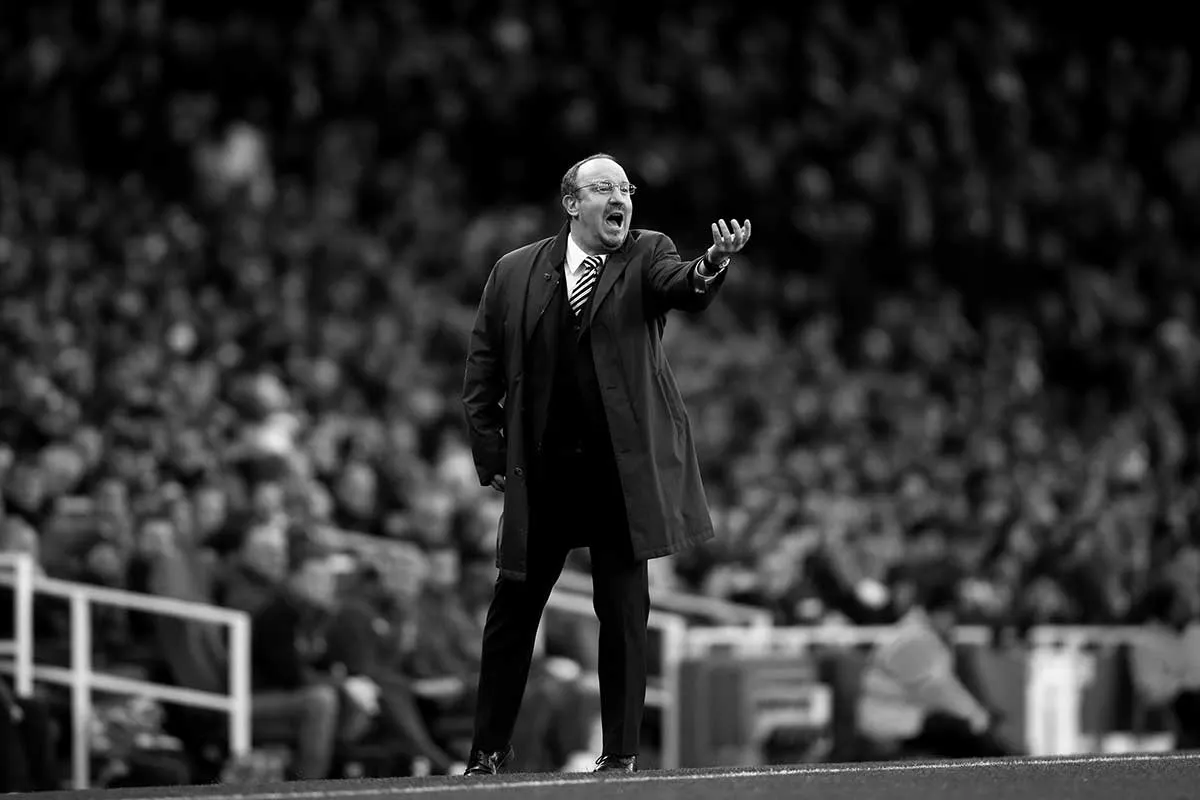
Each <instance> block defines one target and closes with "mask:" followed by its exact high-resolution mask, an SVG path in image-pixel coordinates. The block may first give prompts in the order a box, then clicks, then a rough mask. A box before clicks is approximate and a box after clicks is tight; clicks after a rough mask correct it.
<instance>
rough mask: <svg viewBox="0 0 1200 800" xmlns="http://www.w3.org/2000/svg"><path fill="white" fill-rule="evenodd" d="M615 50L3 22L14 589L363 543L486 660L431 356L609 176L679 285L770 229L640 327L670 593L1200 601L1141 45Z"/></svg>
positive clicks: (998, 22)
mask: <svg viewBox="0 0 1200 800" xmlns="http://www.w3.org/2000/svg"><path fill="white" fill-rule="evenodd" d="M618 6H619V7H621V8H623V5H622V4H618ZM619 10H620V8H614V7H612V6H611V5H601V6H597V5H595V4H587V3H583V2H579V0H566V1H565V2H560V3H554V4H543V3H533V2H531V1H530V0H506V2H502V3H496V4H491V5H488V6H487V7H486V8H483V7H480V6H477V5H476V4H468V3H465V2H458V1H457V0H455V1H452V2H444V1H443V2H437V3H433V2H425V1H424V0H420V1H417V0H414V1H413V2H407V1H406V2H376V3H362V4H359V3H349V2H345V3H342V2H336V0H305V2H298V3H292V4H276V5H262V4H259V5H250V6H247V5H246V4H239V3H232V2H212V1H211V0H209V1H208V2H196V1H195V0H177V1H173V2H170V3H167V2H165V0H103V1H102V2H97V3H95V4H83V5H80V4H75V3H68V2H63V1H62V0H46V1H45V2H38V3H13V4H4V5H3V8H0V107H2V108H4V109H5V111H4V116H5V124H4V125H3V126H0V367H2V369H3V375H4V380H3V381H0V484H2V486H3V494H2V501H0V502H2V504H0V543H2V545H3V548H4V549H6V550H10V551H12V550H19V551H26V552H33V553H36V554H38V557H39V559H40V561H41V563H42V565H43V567H44V569H45V570H46V571H47V572H49V573H51V574H54V575H59V576H63V577H68V578H72V579H78V580H87V581H93V582H97V583H101V584H104V585H112V586H126V587H134V588H151V589H153V588H154V586H155V585H156V584H154V582H153V581H150V578H148V575H150V574H151V573H152V572H153V570H150V569H149V567H148V566H147V565H148V564H150V563H151V562H153V561H154V559H155V558H157V557H158V556H159V555H160V554H161V553H163V552H186V553H191V554H195V555H194V556H189V557H188V558H187V559H186V561H188V563H195V564H201V563H202V564H206V565H210V566H211V567H212V569H213V570H214V571H215V572H216V573H217V574H222V575H223V574H227V573H229V572H230V571H231V570H237V569H243V568H244V567H245V565H246V563H251V564H254V563H257V562H256V561H255V557H253V556H251V557H249V558H248V559H247V558H244V557H243V555H244V554H245V553H253V552H257V551H258V549H259V548H265V550H267V551H269V552H270V553H271V559H274V562H273V563H274V564H275V565H276V566H275V567H273V568H259V567H253V566H252V567H250V568H249V569H250V573H251V574H259V573H263V574H266V575H268V576H273V577H272V580H271V581H266V583H268V584H270V585H272V586H273V585H275V584H274V583H272V581H276V582H277V581H279V580H282V579H283V578H284V576H285V573H287V570H286V568H282V569H281V568H280V567H279V565H280V564H284V565H286V564H288V563H290V562H289V560H290V559H293V556H291V555H289V553H288V550H289V548H288V547H287V546H286V542H289V541H303V542H305V543H306V544H305V545H304V547H303V548H300V550H301V551H302V552H307V550H306V548H309V547H310V546H319V547H321V548H326V549H328V550H330V551H336V550H343V551H345V550H348V549H354V548H351V547H350V546H349V545H348V544H347V542H348V541H350V539H351V538H353V537H350V536H349V535H348V534H347V535H341V536H339V535H336V534H335V533H333V532H336V531H345V532H352V533H354V534H362V535H365V536H367V537H375V538H377V539H379V540H381V541H388V542H391V543H395V544H396V545H397V546H398V547H400V548H401V552H402V553H403V555H402V556H401V558H403V559H408V561H409V563H412V564H416V566H414V567H412V568H410V569H407V570H405V571H404V572H403V574H404V575H405V576H406V578H407V579H409V580H410V582H409V583H407V584H405V585H402V586H395V585H393V588H394V589H395V590H396V592H399V593H400V595H401V596H402V597H403V602H404V604H407V605H410V606H412V607H414V608H416V607H424V606H423V604H426V601H427V599H428V598H430V597H433V598H437V597H453V598H455V601H454V602H455V604H459V605H461V606H462V608H456V609H450V610H447V609H445V608H439V607H438V606H437V603H436V602H433V601H430V602H433V604H432V606H431V607H432V608H433V609H434V610H432V611H428V612H427V613H429V614H430V615H431V616H430V617H428V619H429V620H430V622H427V623H426V626H427V627H430V628H433V629H437V630H439V631H442V632H444V630H445V628H446V626H444V625H443V624H442V622H444V621H445V620H447V619H451V618H454V619H458V618H461V620H462V622H463V625H464V626H466V627H464V628H463V630H464V631H465V633H463V636H464V637H465V639H466V640H470V641H473V638H472V637H474V636H475V633H474V632H473V631H472V630H471V629H470V627H469V626H468V625H467V623H468V622H469V623H470V624H471V625H477V624H478V613H479V609H480V604H481V603H482V602H483V601H484V600H486V597H487V593H488V590H489V585H490V582H491V580H492V578H493V576H494V572H493V568H492V559H493V555H494V536H495V525H496V520H497V517H498V515H499V511H500V497H499V496H498V495H495V494H494V493H492V492H491V491H490V490H486V489H483V488H481V487H479V486H478V481H477V479H476V477H475V473H474V469H473V466H472V462H471V457H470V453H469V451H468V449H467V447H466V445H465V444H464V435H463V433H464V430H463V423H462V419H461V412H460V406H459V401H458V394H459V389H460V386H461V379H462V367H463V360H464V357H465V340H466V335H465V334H466V331H467V329H468V326H469V322H470V319H471V317H472V315H473V312H474V305H475V303H476V301H477V300H478V296H479V292H480V290H481V288H482V285H483V282H484V280H485V279H486V277H487V274H488V272H489V270H490V268H491V266H492V264H493V263H494V261H495V259H496V258H497V257H498V256H499V255H501V254H502V253H504V252H505V251H507V250H508V249H511V248H512V247H515V246H517V245H520V244H523V243H526V242H528V241H531V240H534V239H537V238H541V237H543V236H549V235H552V234H553V233H554V232H555V231H556V230H557V227H558V225H559V224H560V219H561V217H560V215H561V211H560V209H559V208H558V198H557V197H556V196H555V189H556V187H557V185H558V177H559V175H560V174H561V172H562V170H563V169H564V168H565V167H566V166H567V165H569V164H570V163H572V162H574V161H575V160H576V159H577V158H579V157H581V156H582V155H586V154H587V153H591V152H594V151H597V150H604V151H607V152H611V153H614V154H615V155H616V156H617V157H618V159H619V160H621V161H622V163H623V164H624V165H625V167H626V169H627V171H628V173H629V175H630V177H631V179H632V180H633V181H634V182H635V183H636V184H638V186H639V188H640V191H639V193H638V195H637V203H636V209H635V219H634V224H635V225H636V226H638V227H651V228H655V229H659V230H663V231H665V232H667V233H668V234H670V235H671V236H672V237H674V239H675V241H676V243H677V244H678V245H679V247H680V249H681V251H682V252H684V253H699V252H700V251H701V250H702V249H703V247H704V246H705V245H706V241H705V239H706V237H707V236H708V224H709V222H710V221H711V220H712V219H716V218H718V217H730V216H738V217H739V218H741V217H750V218H751V219H752V220H753V221H754V223H755V225H756V227H757V229H758V230H759V231H760V232H761V233H760V235H759V236H758V237H756V238H755V242H754V244H753V247H752V248H751V250H750V251H748V252H747V253H746V255H745V257H744V258H741V259H739V261H738V263H737V264H736V265H735V267H734V271H733V274H732V275H731V277H730V279H729V281H728V283H727V285H726V287H725V289H724V290H723V298H722V300H721V301H720V302H718V303H717V304H716V305H715V306H714V307H713V308H712V309H710V310H709V311H708V312H706V313H705V314H704V315H701V316H696V317H694V318H693V317H686V316H680V317H677V318H674V319H672V320H671V322H670V323H669V325H668V327H667V332H666V337H667V343H668V347H669V354H670V357H671V363H672V368H673V370H674V372H675V374H676V377H677V379H678V382H679V384H680V387H681V389H682V390H683V392H684V395H685V399H686V401H687V405H688V409H689V413H690V415H691V418H692V421H693V423H694V426H695V429H696V438H697V443H698V447H699V449H700V454H701V459H702V464H703V468H704V477H705V482H706V488H707V490H708V492H709V500H710V504H711V508H712V513H713V517H714V520H715V521H716V524H717V527H718V538H717V540H716V542H715V543H714V544H712V545H711V546H707V547H705V548H702V549H699V550H697V551H695V552H691V553H687V554H685V555H682V556H680V557H677V558H675V559H673V560H672V561H671V562H662V563H656V569H655V571H654V581H655V583H656V584H658V585H659V586H660V588H673V589H677V590H680V591H688V592H700V593H704V594H707V595H712V596H717V597H723V598H729V599H734V600H739V601H744V602H751V603H757V604H763V605H766V606H769V607H770V608H772V609H773V610H774V612H775V614H776V618H777V620H778V621H779V622H780V623H796V622H809V621H819V620H828V619H830V618H834V617H841V618H849V619H851V620H856V621H869V620H872V619H877V618H879V616H880V615H881V614H884V613H885V612H884V611H883V610H884V609H887V608H889V607H891V606H892V605H893V604H894V603H895V602H896V601H897V599H898V598H896V597H894V594H895V580H894V578H895V576H896V575H898V574H899V571H901V570H906V571H908V572H909V573H911V571H912V570H914V569H918V570H920V569H925V568H928V569H943V568H953V569H955V570H959V571H961V572H962V573H963V574H964V575H969V576H970V579H969V580H968V581H967V583H966V584H965V587H964V591H963V593H962V597H961V599H960V600H961V605H962V609H961V610H962V612H963V613H964V614H966V615H968V616H969V617H971V618H974V619H978V620H981V621H986V622H991V623H996V624H1016V625H1028V624H1036V623H1045V622H1061V623H1105V622H1119V621H1124V620H1128V619H1130V618H1131V615H1134V614H1136V611H1137V608H1138V604H1139V602H1140V599H1141V598H1142V597H1143V596H1144V595H1145V594H1146V593H1147V591H1149V590H1150V589H1151V588H1152V586H1153V585H1154V584H1157V583H1161V582H1162V581H1163V580H1166V581H1169V582H1171V583H1172V584H1173V585H1177V586H1178V587H1182V588H1183V589H1184V590H1186V591H1188V592H1197V591H1200V548H1198V545H1200V540H1198V538H1197V536H1196V534H1195V531H1196V530H1197V523H1198V522H1200V518H1198V515H1200V482H1198V481H1197V477H1198V475H1197V472H1198V469H1200V414H1198V413H1197V405H1196V403H1195V402H1194V401H1193V395H1194V392H1195V390H1196V388H1197V381H1198V379H1200V337H1198V335H1197V326H1196V323H1197V319H1196V318H1197V313H1198V311H1197V305H1196V298H1197V293H1196V287H1197V281H1198V277H1197V273H1196V271H1195V270H1194V269H1193V266H1194V264H1195V258H1196V255H1197V244H1198V241H1197V238H1198V233H1200V228H1198V227H1197V226H1196V225H1195V220H1196V219H1197V218H1198V216H1200V117H1198V116H1197V113H1196V108H1198V107H1200V104H1198V103H1197V88H1196V83H1195V81H1194V80H1193V72H1194V65H1193V62H1194V58H1195V51H1194V48H1193V47H1192V46H1191V43H1190V42H1187V41H1184V40H1182V39H1180V38H1178V37H1177V36H1175V34H1173V33H1172V30H1173V29H1172V25H1171V24H1170V20H1169V18H1161V19H1159V23H1161V24H1157V25H1154V24H1150V23H1147V22H1146V21H1145V20H1144V19H1143V20H1141V23H1142V24H1140V25H1135V24H1130V22H1129V21H1128V20H1124V19H1116V18H1108V17H1105V16H1104V15H1102V14H1099V13H1098V12H1097V13H1096V14H1095V15H1093V17H1092V19H1091V22H1093V23H1095V24H1094V25H1091V26H1083V27H1082V28H1081V26H1079V25H1077V24H1075V23H1076V22H1077V20H1075V19H1074V18H1073V17H1071V16H1069V15H1068V13H1067V12H1066V11H1065V10H1063V9H1059V10H1057V11H1056V10H1046V9H1042V8H1040V7H1038V6H1037V5H1034V4H1027V3H1024V2H1018V1H1017V0H1013V1H1012V2H989V3H983V4H973V5H972V6H971V9H970V10H968V9H966V8H965V7H959V6H956V5H951V4H936V3H935V4H933V5H930V4H913V3H907V2H902V1H898V2H891V3H880V4H864V3H859V2H854V1H853V0H840V1H839V0H824V1H823V2H818V3H813V4H810V5H809V6H806V7H805V9H803V10H800V9H794V10H792V11H789V12H771V13H768V12H766V11H762V12H761V13H757V12H756V13H743V11H742V10H740V9H738V8H734V7H726V6H724V5H722V4H718V3H709V2H699V3H686V4H684V3H676V2H667V0H652V2H650V3H645V2H643V3H639V4H638V5H637V6H636V9H632V8H631V9H629V11H628V13H617V12H618V11H619ZM781 13H786V14H788V15H790V16H788V17H780V16H778V14H781ZM263 541H267V542H270V543H271V544H270V546H265V545H262V542H263ZM355 541H360V540H359V539H355ZM359 549H361V548H359ZM200 553H205V554H207V555H205V556H203V557H201V555H199V554H200ZM239 554H243V555H239ZM268 560H270V559H268ZM293 560H294V559H293ZM438 565H440V566H438ZM435 566H436V568H435ZM581 566H582V567H584V568H586V564H581ZM360 567H361V564H357V563H355V564H350V565H349V566H347V567H346V568H347V569H349V570H350V571H351V573H352V574H355V572H354V571H355V570H357V569H359V568H360ZM271 569H274V570H275V571H274V572H272V571H271ZM260 577H261V575H260ZM189 580H190V579H189ZM147 581H150V582H149V583H147ZM251 583H253V581H251ZM179 585H182V584H179V583H172V582H170V581H168V582H167V583H166V584H163V585H162V586H171V587H177V586H179ZM162 586H160V588H159V589H158V590H161V591H166V589H165V588H162ZM243 588H244V587H243ZM268 594H269V593H268ZM351 594H352V595H353V594H354V593H353V592H352V593H351ZM212 596H213V597H215V598H217V599H220V600H221V601H222V602H225V603H228V604H231V605H235V606H238V603H239V602H243V603H244V602H248V601H247V599H246V598H245V597H242V598H240V599H231V597H230V596H229V595H212ZM481 598H482V599H481ZM393 599H394V598H393ZM238 607H243V606H238ZM248 610H249V609H248ZM447 615H448V616H447ZM113 626H114V628H113V632H112V636H113V637H115V638H114V640H113V641H114V642H120V641H126V640H128V641H130V642H132V641H133V640H134V639H137V638H138V637H137V634H136V630H135V631H134V632H130V630H128V629H130V628H133V629H136V628H137V625H131V624H129V621H128V620H126V621H124V622H122V621H121V620H114V621H113ZM388 630H390V628H388ZM143 633H144V632H143ZM384 638H386V637H384ZM552 649H553V648H552ZM464 652H465V654H470V653H472V652H473V650H472V649H471V647H465V651H464ZM405 669H406V670H407V669H409V667H405ZM414 669H415V668H414ZM434 671H436V670H434ZM412 674H413V675H417V676H420V677H430V675H428V674H426V675H421V671H420V670H419V669H417V670H416V671H415V672H413V673H412ZM464 674H465V673H464ZM468 677H469V675H468ZM468 682H469V681H468Z"/></svg>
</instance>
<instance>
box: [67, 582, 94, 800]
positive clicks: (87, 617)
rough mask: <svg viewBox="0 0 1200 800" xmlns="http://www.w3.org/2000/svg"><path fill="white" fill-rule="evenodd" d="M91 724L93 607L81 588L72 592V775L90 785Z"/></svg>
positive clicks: (75, 781)
mask: <svg viewBox="0 0 1200 800" xmlns="http://www.w3.org/2000/svg"><path fill="white" fill-rule="evenodd" d="M91 727H92V607H91V605H89V603H88V598H87V595H86V594H84V593H83V592H82V591H78V590H77V591H75V592H72V594H71V738H72V743H71V779H72V784H73V785H74V787H75V788H76V789H87V788H88V783H89V775H88V773H89V766H90V761H91V755H92V753H91Z"/></svg>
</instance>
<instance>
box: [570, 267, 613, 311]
mask: <svg viewBox="0 0 1200 800" xmlns="http://www.w3.org/2000/svg"><path fill="white" fill-rule="evenodd" d="M603 263H604V260H603V259H601V258H600V256H588V257H587V258H585V259H584V260H583V265H582V266H583V272H582V273H581V274H580V276H579V282H578V283H576V284H575V291H573V292H571V296H570V297H568V298H567V302H569V303H570V304H571V310H572V311H574V312H575V316H577V317H578V316H579V315H581V314H582V313H583V307H584V306H586V305H587V301H588V298H589V297H591V296H592V290H593V289H595V288H596V280H597V279H598V278H599V277H600V266H601V265H602V264H603Z"/></svg>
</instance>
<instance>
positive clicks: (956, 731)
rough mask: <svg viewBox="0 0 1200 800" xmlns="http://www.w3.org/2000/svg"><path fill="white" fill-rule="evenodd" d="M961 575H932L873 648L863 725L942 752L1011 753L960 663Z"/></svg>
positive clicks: (869, 733)
mask: <svg viewBox="0 0 1200 800" xmlns="http://www.w3.org/2000/svg"><path fill="white" fill-rule="evenodd" d="M958 602H959V597H958V582H957V580H955V579H953V578H948V577H945V576H944V575H943V576H937V577H931V578H928V579H927V583H926V585H925V586H923V587H920V588H919V589H918V591H917V596H916V599H915V603H914V604H913V606H912V608H910V609H908V610H907V611H906V612H905V613H904V615H903V617H902V618H901V619H900V621H899V623H898V624H897V625H896V627H895V628H894V630H892V631H891V633H890V635H889V636H888V637H887V638H886V639H885V640H884V641H882V642H881V643H880V644H879V645H878V646H877V647H876V648H875V650H874V652H873V653H872V655H871V658H870V661H869V662H868V664H867V667H866V670H865V672H864V674H863V680H862V688H861V693H860V697H859V705H858V726H859V731H860V733H862V735H864V736H865V737H867V738H868V739H870V740H873V741H876V742H890V743H898V744H899V745H900V746H901V748H902V749H903V750H904V751H908V752H915V753H920V754H924V755H931V756H938V757H942V758H983V757H994V756H1003V755H1010V754H1012V753H1013V751H1012V749H1011V748H1010V747H1009V746H1008V745H1006V744H1005V743H1004V742H1002V741H1000V739H999V737H998V736H997V734H996V732H995V731H996V727H995V723H996V720H995V719H994V718H993V716H992V715H991V713H990V712H989V711H988V709H987V708H986V707H985V706H984V704H983V703H982V702H980V700H979V699H977V698H976V697H974V696H973V695H972V694H971V693H970V692H969V691H968V690H967V688H966V687H965V686H964V685H963V683H962V681H960V680H959V678H958V676H957V675H956V674H955V670H954V647H953V643H952V639H951V637H952V635H953V631H954V626H955V625H956V624H957V615H956V609H957V605H958Z"/></svg>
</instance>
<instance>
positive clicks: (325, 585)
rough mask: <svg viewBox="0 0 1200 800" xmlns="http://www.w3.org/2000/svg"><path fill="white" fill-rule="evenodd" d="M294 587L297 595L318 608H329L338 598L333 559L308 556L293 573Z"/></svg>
mask: <svg viewBox="0 0 1200 800" xmlns="http://www.w3.org/2000/svg"><path fill="white" fill-rule="evenodd" d="M292 589H293V591H294V592H295V593H296V596H297V597H299V598H300V599H302V600H304V601H305V602H306V603H310V604H312V605H314V606H316V607H317V608H329V607H330V606H332V605H333V604H334V601H335V600H336V599H337V575H336V573H335V572H334V569H333V559H331V558H328V557H324V556H321V557H314V558H306V559H305V560H304V562H303V563H302V564H300V566H299V567H298V568H297V569H296V571H295V573H293V574H292Z"/></svg>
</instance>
